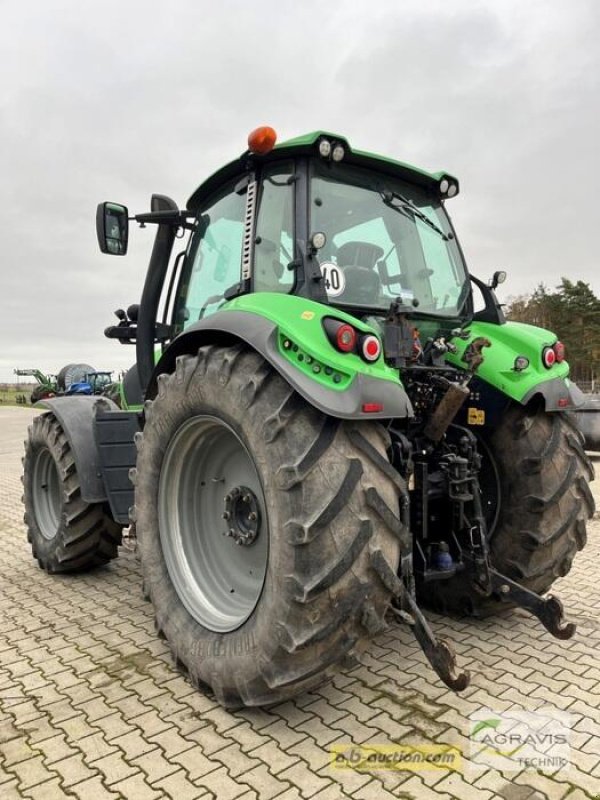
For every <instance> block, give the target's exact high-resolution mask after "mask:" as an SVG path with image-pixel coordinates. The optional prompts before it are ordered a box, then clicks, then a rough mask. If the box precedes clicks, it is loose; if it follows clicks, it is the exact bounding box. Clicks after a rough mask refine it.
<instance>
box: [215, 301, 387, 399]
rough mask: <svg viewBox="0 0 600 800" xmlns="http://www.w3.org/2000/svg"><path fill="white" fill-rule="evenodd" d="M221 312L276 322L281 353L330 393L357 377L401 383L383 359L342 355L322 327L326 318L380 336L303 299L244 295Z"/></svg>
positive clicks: (381, 357)
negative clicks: (330, 390)
mask: <svg viewBox="0 0 600 800" xmlns="http://www.w3.org/2000/svg"><path fill="white" fill-rule="evenodd" d="M220 310H221V311H246V312H249V313H251V314H257V315H258V316H261V317H263V318H264V319H268V320H270V321H271V322H273V323H274V324H275V325H277V328H278V331H279V337H278V346H279V351H280V353H281V354H282V355H283V356H284V357H285V358H286V359H287V360H288V361H289V362H290V364H293V365H294V367H295V368H296V369H298V370H299V371H301V372H304V373H305V374H306V375H308V376H309V377H310V378H312V379H313V380H314V381H316V382H318V383H320V384H322V385H323V386H327V388H329V389H334V390H336V391H340V392H343V391H344V390H345V389H347V388H348V386H350V384H351V383H352V381H353V380H354V378H355V376H356V375H357V374H358V373H363V374H364V375H368V376H369V377H370V378H379V379H381V380H385V381H393V382H394V383H399V376H398V370H395V369H392V368H391V367H388V366H387V364H386V363H385V361H384V360H383V356H379V358H378V359H377V361H374V362H373V363H367V362H366V361H363V359H362V358H361V357H360V356H359V355H356V354H355V353H340V352H339V351H338V350H336V349H335V347H334V346H333V345H332V344H331V343H330V341H329V339H328V338H327V334H326V333H325V329H324V328H323V325H322V320H323V318H324V317H334V318H335V319H339V320H341V321H342V322H348V323H349V324H351V325H352V326H353V327H354V328H356V329H357V330H358V331H360V332H362V333H365V334H367V333H372V334H376V333H377V332H376V331H375V330H374V329H373V328H371V327H369V326H368V325H365V324H364V323H362V322H360V321H359V320H357V319H356V318H355V317H352V316H350V315H349V314H345V313H344V312H343V311H339V310H338V309H334V308H331V307H330V306H326V305H323V304H321V303H315V302H314V301H312V300H307V299H305V298H303V297H295V296H294V295H286V294H279V293H276V292H259V293H257V294H248V295H242V296H241V297H238V298H236V299H235V300H232V301H231V302H229V303H227V304H226V305H224V306H222V307H221V309H220ZM317 367H318V370H317V369H316V368H317ZM336 376H337V378H336Z"/></svg>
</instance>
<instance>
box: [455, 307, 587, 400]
mask: <svg viewBox="0 0 600 800" xmlns="http://www.w3.org/2000/svg"><path fill="white" fill-rule="evenodd" d="M467 333H468V338H467V337H465V338H464V339H463V338H459V337H457V338H455V339H453V344H454V345H455V346H456V348H457V352H456V353H455V354H448V355H447V356H446V360H447V361H448V362H449V363H451V364H452V365H453V366H455V367H459V368H461V369H467V362H466V361H465V358H464V356H465V352H466V350H467V348H468V347H469V345H470V344H471V343H472V342H473V341H475V340H476V339H479V338H483V339H487V340H488V341H489V342H490V343H491V344H490V346H489V347H484V348H483V350H482V355H483V362H482V363H481V364H480V366H479V367H478V369H477V378H478V379H479V380H480V381H482V382H484V383H485V384H487V385H488V386H490V387H492V388H493V389H496V390H497V391H498V392H500V393H501V394H502V395H504V396H505V397H507V398H510V399H511V400H514V401H516V402H517V403H520V404H521V405H528V404H529V403H530V402H532V401H534V400H541V401H542V402H543V404H544V408H545V410H546V411H573V410H574V409H576V408H578V407H579V406H580V405H581V403H582V402H583V395H582V393H581V392H580V391H579V389H578V388H577V386H576V385H575V384H574V383H572V382H571V381H570V380H569V365H568V364H567V362H566V361H563V362H562V363H560V364H559V363H557V364H555V365H554V366H552V367H551V368H550V369H547V368H546V367H544V365H543V362H542V353H543V350H544V348H545V347H551V346H552V345H553V344H554V343H555V342H556V334H554V333H552V332H551V331H547V330H545V329H543V328H537V327H535V326H533V325H525V324H523V323H520V322H507V323H506V324H504V325H496V324H492V323H488V322H472V323H471V325H470V326H469V328H468V329H467ZM518 356H522V357H524V358H526V359H527V366H526V367H525V368H524V369H521V370H517V369H515V359H516V358H517V357H518Z"/></svg>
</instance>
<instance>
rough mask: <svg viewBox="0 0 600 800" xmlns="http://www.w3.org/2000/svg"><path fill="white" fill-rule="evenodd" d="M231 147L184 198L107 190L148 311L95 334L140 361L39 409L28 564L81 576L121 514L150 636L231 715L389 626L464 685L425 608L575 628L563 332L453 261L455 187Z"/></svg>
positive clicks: (580, 478) (581, 485)
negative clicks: (134, 549)
mask: <svg viewBox="0 0 600 800" xmlns="http://www.w3.org/2000/svg"><path fill="white" fill-rule="evenodd" d="M248 144H249V147H248V150H247V151H245V152H244V153H243V154H242V155H241V157H239V158H236V159H235V160H234V161H232V162H231V163H229V164H227V165H226V166H224V167H223V168H222V169H220V170H219V171H218V172H216V173H215V174H214V175H212V176H211V177H209V178H208V179H207V180H206V181H205V182H204V183H202V184H201V185H200V187H199V188H198V189H197V190H196V191H195V192H194V193H193V194H192V196H191V197H190V199H189V201H188V203H187V206H186V208H185V210H183V211H182V210H180V209H179V208H178V207H177V206H176V204H175V203H174V202H173V201H172V200H171V199H169V198H168V197H165V196H163V195H153V196H152V201H151V210H150V212H148V213H142V214H137V215H135V216H134V217H131V218H129V216H128V211H127V209H126V208H125V207H124V206H121V205H118V204H116V203H102V204H101V205H100V206H99V207H98V213H97V232H98V239H99V243H100V248H101V250H102V251H103V252H105V253H109V254H112V255H125V253H126V252H127V241H128V225H129V220H130V219H133V220H135V221H137V222H138V223H140V224H141V225H142V226H147V225H150V224H153V225H156V226H157V232H156V238H155V242H154V248H153V251H152V255H151V259H150V264H149V267H148V272H147V275H146V280H145V284H144V288H143V293H142V297H141V302H140V303H139V305H135V306H131V307H130V308H129V309H128V310H127V311H123V310H119V311H118V312H117V316H118V320H119V321H118V323H117V324H116V325H112V326H110V327H109V328H107V330H106V332H105V333H106V335H107V336H108V337H109V338H114V339H117V340H118V341H120V342H121V343H123V344H131V343H135V347H136V364H135V366H134V367H132V368H131V369H130V370H129V371H128V372H127V375H126V377H125V380H124V382H123V386H122V393H121V398H120V400H121V402H120V405H121V407H120V408H119V407H118V406H117V405H116V404H115V403H114V402H112V401H111V400H110V399H107V398H93V397H61V398H55V399H52V400H48V401H45V403H44V406H45V408H46V413H44V414H41V415H40V416H39V417H37V418H36V419H35V421H34V423H33V425H32V427H31V429H30V434H29V439H28V441H27V442H26V453H25V460H24V488H25V494H24V502H25V510H26V513H25V521H26V524H27V529H28V536H29V540H30V542H31V544H32V549H33V555H34V557H35V558H37V560H38V562H39V564H40V566H41V567H42V568H44V569H46V570H47V571H48V572H67V571H76V570H84V569H88V568H90V567H93V566H95V565H98V564H103V563H106V562H108V561H109V560H110V559H112V558H113V557H115V556H116V555H117V545H118V544H119V542H120V539H121V532H122V529H123V528H124V527H126V526H128V525H131V526H132V530H135V532H136V535H137V542H138V551H139V555H140V558H141V566H142V571H143V582H144V593H145V595H146V597H147V598H148V599H149V600H150V601H151V602H152V604H153V606H154V612H155V616H156V625H157V629H158V631H159V632H160V633H161V634H162V635H164V636H165V637H166V639H167V641H168V642H169V645H170V647H171V649H172V652H173V655H174V657H175V660H176V662H177V663H178V664H179V665H181V666H182V667H183V668H184V669H185V670H186V671H187V672H188V674H189V677H190V679H191V681H192V682H193V683H194V685H196V686H198V687H204V688H208V689H209V690H210V691H211V692H212V693H213V694H214V696H215V697H216V699H217V700H218V701H219V702H220V703H221V704H223V705H224V706H227V707H236V706H240V705H249V706H255V705H266V704H271V703H276V702H279V701H282V700H285V699H286V698H289V697H292V696H294V695H296V694H298V693H300V692H302V691H305V690H308V689H310V688H312V687H314V686H315V685H317V684H318V683H320V682H322V681H323V680H325V679H327V678H328V677H329V676H330V675H331V674H332V673H333V671H334V670H335V669H336V668H338V667H340V666H344V665H347V664H350V663H353V660H354V659H355V657H356V656H357V655H358V654H359V653H360V652H361V650H362V649H363V648H364V647H365V646H366V644H367V643H368V641H369V639H370V638H372V637H373V636H374V635H375V634H377V633H378V632H379V631H381V630H383V629H384V628H385V627H386V624H387V623H386V617H387V619H388V620H389V619H395V620H397V621H398V622H400V623H403V624H408V625H409V626H410V627H411V629H412V630H413V632H414V634H415V636H416V638H417V640H418V642H419V644H420V645H421V647H422V648H423V650H424V652H425V654H426V656H427V658H428V659H429V661H430V663H431V665H432V667H433V668H434V669H435V671H436V672H437V673H438V675H439V676H440V678H441V679H442V680H443V681H444V682H445V683H446V685H448V686H449V687H451V688H453V689H455V690H461V689H463V688H464V687H465V686H466V685H467V684H468V680H469V676H468V673H466V672H464V671H463V670H461V668H460V665H458V664H457V663H456V660H455V657H454V654H453V651H452V647H451V645H450V644H449V643H448V642H447V641H446V640H445V639H442V638H437V637H436V636H435V635H434V634H433V632H432V630H431V628H430V626H429V625H428V623H427V620H426V618H425V617H424V615H423V613H422V611H421V608H420V606H421V605H429V606H430V607H433V608H435V609H436V610H441V611H446V612H449V613H461V614H464V613H469V614H477V613H489V612H491V611H494V610H497V609H502V608H506V607H507V606H510V605H512V606H520V607H522V608H524V609H527V611H529V612H531V614H533V615H535V616H536V617H537V618H538V619H539V620H540V622H541V623H542V624H543V625H544V626H545V627H546V629H547V630H548V631H549V632H550V633H551V634H553V635H555V636H557V637H559V638H568V637H570V636H572V635H573V633H574V631H575V625H574V624H573V623H571V622H567V621H566V619H565V618H564V615H563V610H562V606H561V603H560V601H559V600H558V599H557V598H556V597H554V596H552V595H545V593H546V592H547V590H549V589H550V587H551V586H552V584H553V583H554V581H555V580H556V579H557V578H559V577H561V576H563V575H566V574H567V572H568V571H569V569H570V567H571V563H572V561H573V558H574V556H575V554H576V553H577V551H578V550H580V549H581V548H582V547H583V546H584V544H585V541H586V523H587V520H588V518H589V517H590V516H591V515H592V513H593V511H594V503H593V499H592V495H591V493H590V489H589V485H588V483H589V481H590V480H591V479H592V478H593V472H592V467H591V464H590V462H589V460H588V458H587V457H586V455H585V453H584V450H583V447H582V437H581V435H580V433H579V432H578V429H577V427H576V426H575V425H574V424H573V422H572V421H571V416H570V414H569V412H571V411H573V410H574V409H575V408H576V407H577V406H578V404H579V403H580V401H581V397H580V393H579V391H578V390H577V388H576V387H575V386H574V385H573V384H572V383H571V382H570V381H569V377H568V376H569V368H568V365H567V362H566V361H565V352H564V347H563V346H562V345H561V343H560V342H558V341H557V338H556V336H555V335H554V334H552V333H550V332H549V331H546V330H541V329H539V328H535V327H531V326H528V325H523V324H516V323H511V322H507V321H506V320H505V318H504V315H503V312H502V308H501V306H500V305H499V303H498V301H497V299H496V296H495V292H494V289H495V287H496V285H497V284H498V282H499V281H500V280H502V279H503V278H504V277H505V276H504V275H503V274H501V273H496V274H495V275H494V277H493V279H492V280H491V281H490V282H489V283H488V282H484V281H482V280H480V279H479V278H476V277H475V276H473V275H470V274H469V272H468V270H467V267H466V264H465V260H464V257H463V254H462V251H461V248H460V245H459V243H458V239H457V237H456V234H455V232H454V229H453V227H452V223H451V221H450V218H449V216H448V213H447V211H446V204H447V201H448V200H449V199H450V198H452V197H454V196H455V195H456V194H458V191H459V184H458V181H457V180H456V178H454V177H453V176H452V175H450V174H448V173H446V172H438V173H433V174H432V173H428V172H425V171H423V170H420V169H416V168H414V167H411V166H409V165H407V164H403V163H400V162H397V161H394V160H391V159H389V158H384V157H381V156H378V155H374V154H372V153H366V152H362V151H359V150H356V149H354V148H353V147H351V146H350V144H349V142H348V141H347V140H346V139H345V138H344V137H342V136H339V135H337V134H330V133H326V132H322V131H319V132H315V133H311V134H308V135H305V136H301V137H299V138H296V139H292V140H290V141H287V142H284V143H282V144H279V145H277V146H275V134H274V131H273V130H272V129H271V128H260V129H257V130H256V131H254V132H253V133H252V134H251V135H250V137H249V140H248ZM180 238H182V239H183V240H184V241H185V244H184V246H183V249H182V250H181V251H180V252H179V253H178V255H176V257H174V258H171V256H172V253H173V248H174V244H175V242H176V240H178V239H180ZM474 292H476V293H478V294H479V295H480V296H481V301H480V306H481V308H480V310H475V301H474Z"/></svg>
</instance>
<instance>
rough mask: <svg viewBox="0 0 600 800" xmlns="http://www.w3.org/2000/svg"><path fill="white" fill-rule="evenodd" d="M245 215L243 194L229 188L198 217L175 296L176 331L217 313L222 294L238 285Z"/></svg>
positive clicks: (223, 300)
mask: <svg viewBox="0 0 600 800" xmlns="http://www.w3.org/2000/svg"><path fill="white" fill-rule="evenodd" d="M245 213H246V196H245V194H241V195H240V194H236V192H235V191H234V188H233V186H231V187H230V189H229V190H228V192H227V194H225V195H224V196H223V195H222V196H221V198H220V199H218V200H217V201H216V202H214V203H213V204H211V205H210V206H209V207H208V208H206V209H205V210H204V211H202V213H201V214H200V215H199V218H198V227H197V228H196V231H195V232H194V234H193V236H192V239H191V242H190V250H189V253H188V258H187V261H186V268H185V270H184V273H183V275H182V279H181V283H180V286H179V291H178V293H177V301H176V305H175V319H174V322H175V325H176V328H177V330H182V329H184V328H187V327H188V326H189V325H192V324H193V323H194V322H197V321H198V320H199V319H203V318H204V317H206V316H208V315H209V314H213V313H214V312H215V311H217V310H218V308H219V307H220V306H221V305H222V304H223V303H224V302H225V296H224V295H225V291H226V290H227V289H229V288H230V287H231V286H233V285H234V284H236V283H238V282H239V280H240V273H241V258H242V241H243V237H244V216H245Z"/></svg>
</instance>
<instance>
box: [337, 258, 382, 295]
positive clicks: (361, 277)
mask: <svg viewBox="0 0 600 800" xmlns="http://www.w3.org/2000/svg"><path fill="white" fill-rule="evenodd" d="M336 257H337V263H338V264H339V266H340V267H341V268H342V270H343V272H344V277H345V278H346V288H345V289H344V291H343V292H342V293H341V294H340V295H339V296H338V297H337V298H336V300H337V302H341V303H352V304H353V305H363V306H370V305H376V304H378V303H379V300H380V296H381V280H380V278H379V275H378V274H377V273H376V272H375V266H376V265H377V262H378V261H379V260H380V259H381V258H382V257H383V248H382V247H380V246H379V245H378V244H370V243H369V242H345V243H344V244H342V245H340V247H339V248H338V251H337V253H336Z"/></svg>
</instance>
